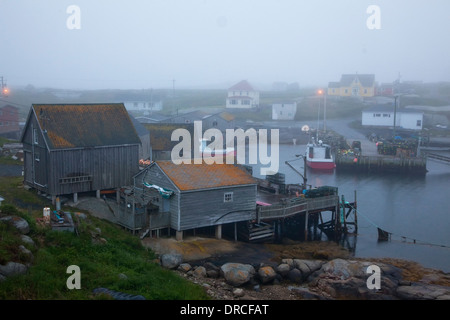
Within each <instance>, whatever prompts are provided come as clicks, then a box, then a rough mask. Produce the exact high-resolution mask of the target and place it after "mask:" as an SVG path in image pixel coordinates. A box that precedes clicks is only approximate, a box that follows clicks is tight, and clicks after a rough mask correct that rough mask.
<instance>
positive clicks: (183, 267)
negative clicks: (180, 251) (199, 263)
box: [178, 263, 192, 273]
mask: <svg viewBox="0 0 450 320" xmlns="http://www.w3.org/2000/svg"><path fill="white" fill-rule="evenodd" d="M191 269H192V266H191V265H190V264H189V263H181V264H180V265H179V266H178V270H179V271H182V272H184V273H187V272H189V271H190V270H191Z"/></svg>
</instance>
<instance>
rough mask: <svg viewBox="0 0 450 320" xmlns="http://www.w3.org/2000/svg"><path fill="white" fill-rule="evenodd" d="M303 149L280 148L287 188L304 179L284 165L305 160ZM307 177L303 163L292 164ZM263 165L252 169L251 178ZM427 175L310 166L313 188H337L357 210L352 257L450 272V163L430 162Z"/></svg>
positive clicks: (281, 145) (257, 165) (258, 172)
mask: <svg viewBox="0 0 450 320" xmlns="http://www.w3.org/2000/svg"><path fill="white" fill-rule="evenodd" d="M305 149H306V146H305V145H294V144H280V145H279V164H280V165H279V171H278V172H280V173H283V174H285V177H286V181H285V182H286V184H301V183H302V182H303V178H302V177H301V176H300V175H299V174H298V173H297V172H295V171H294V170H293V169H292V168H290V167H289V166H288V165H286V164H285V161H289V160H294V159H301V158H298V157H296V155H299V154H304V151H305ZM290 163H291V165H293V166H294V167H295V168H296V169H297V170H298V171H299V172H301V173H303V161H302V160H298V161H293V162H290ZM261 166H262V165H261V164H255V165H252V167H253V176H255V177H258V178H265V176H261V175H260V170H259V169H260V168H261ZM427 169H428V172H427V173H426V174H425V175H402V174H392V173H376V174H375V173H363V172H348V171H346V172H340V171H339V169H338V168H336V169H334V170H333V171H328V172H323V171H316V170H312V169H309V168H307V170H306V173H307V179H308V181H307V183H308V184H310V185H312V187H320V186H335V187H338V191H339V195H340V196H341V195H343V196H344V197H345V199H346V200H347V201H350V202H352V201H354V198H355V191H356V197H357V199H356V200H357V206H358V235H357V236H356V237H355V238H354V243H353V244H352V246H354V255H355V257H361V258H363V257H364V258H370V257H374V258H385V257H391V258H399V259H405V260H410V261H415V262H418V263H420V264H421V265H423V266H424V267H429V268H435V269H439V270H442V271H444V272H450V229H449V228H450V188H449V187H450V186H449V182H450V165H448V164H444V163H440V162H438V161H435V160H431V159H428V161H427ZM377 228H381V229H383V230H385V231H387V232H389V233H391V238H390V241H378V229H377Z"/></svg>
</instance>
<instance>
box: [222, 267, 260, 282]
mask: <svg viewBox="0 0 450 320" xmlns="http://www.w3.org/2000/svg"><path fill="white" fill-rule="evenodd" d="M220 272H221V274H222V275H223V277H224V278H225V281H226V282H227V283H228V284H230V285H232V286H234V287H238V286H240V285H243V284H244V283H247V282H249V281H250V280H251V279H252V278H253V276H254V275H255V268H254V267H253V266H252V265H250V264H242V263H233V262H229V263H225V264H224V265H223V266H222V267H221V268H220Z"/></svg>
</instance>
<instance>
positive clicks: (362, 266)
mask: <svg viewBox="0 0 450 320" xmlns="http://www.w3.org/2000/svg"><path fill="white" fill-rule="evenodd" d="M369 265H371V263H369V262H359V261H354V260H343V259H334V260H331V261H329V262H327V263H325V264H324V265H323V266H322V269H323V271H324V272H325V273H328V274H330V275H333V276H335V277H339V278H340V279H341V280H345V279H349V278H351V277H357V278H365V277H367V273H366V271H367V267H368V266H369Z"/></svg>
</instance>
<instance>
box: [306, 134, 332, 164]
mask: <svg viewBox="0 0 450 320" xmlns="http://www.w3.org/2000/svg"><path fill="white" fill-rule="evenodd" d="M305 158H306V164H307V166H308V167H310V168H312V169H319V170H333V169H334V168H336V164H335V162H334V159H333V155H332V154H331V146H329V145H327V144H324V143H323V142H322V140H319V141H318V142H317V143H316V142H315V140H314V138H312V140H311V142H310V143H308V144H307V145H306V152H305Z"/></svg>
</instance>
